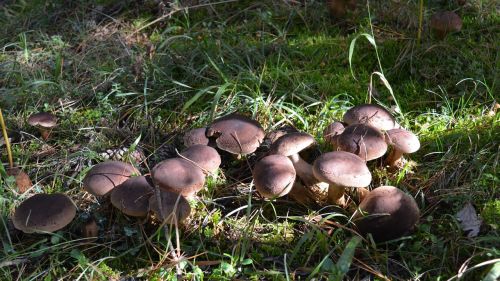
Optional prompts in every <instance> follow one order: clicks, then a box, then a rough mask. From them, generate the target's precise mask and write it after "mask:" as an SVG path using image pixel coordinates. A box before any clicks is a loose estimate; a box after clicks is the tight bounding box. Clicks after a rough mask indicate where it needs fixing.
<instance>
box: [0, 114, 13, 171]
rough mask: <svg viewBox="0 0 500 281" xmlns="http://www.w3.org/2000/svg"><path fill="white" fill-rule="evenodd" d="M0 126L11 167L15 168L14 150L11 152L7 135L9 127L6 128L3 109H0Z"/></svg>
mask: <svg viewBox="0 0 500 281" xmlns="http://www.w3.org/2000/svg"><path fill="white" fill-rule="evenodd" d="M0 125H1V126H2V134H3V139H4V140H5V146H6V147H7V156H8V157H9V166H10V167H11V168H14V161H13V160H12V150H10V141H9V136H8V135H7V127H6V126H5V121H4V120H3V114H2V109H1V108H0Z"/></svg>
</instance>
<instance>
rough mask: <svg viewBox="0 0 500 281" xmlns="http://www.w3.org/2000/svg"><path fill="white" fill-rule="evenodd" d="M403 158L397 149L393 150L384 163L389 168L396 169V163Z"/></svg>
mask: <svg viewBox="0 0 500 281" xmlns="http://www.w3.org/2000/svg"><path fill="white" fill-rule="evenodd" d="M402 157H403V152H402V151H401V150H399V149H396V148H393V149H392V151H391V153H389V155H388V156H387V159H385V163H386V164H387V165H389V167H396V166H397V164H398V162H399V161H400V160H401V158H402Z"/></svg>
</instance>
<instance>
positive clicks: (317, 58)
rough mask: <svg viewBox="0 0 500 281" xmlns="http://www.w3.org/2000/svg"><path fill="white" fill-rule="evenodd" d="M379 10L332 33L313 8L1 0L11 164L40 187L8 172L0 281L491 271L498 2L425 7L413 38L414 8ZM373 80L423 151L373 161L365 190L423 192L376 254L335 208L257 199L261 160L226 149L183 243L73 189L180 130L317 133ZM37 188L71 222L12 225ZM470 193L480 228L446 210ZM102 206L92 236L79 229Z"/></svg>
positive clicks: (499, 134) (494, 258)
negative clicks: (403, 162) (25, 230)
mask: <svg viewBox="0 0 500 281" xmlns="http://www.w3.org/2000/svg"><path fill="white" fill-rule="evenodd" d="M187 2H191V1H187ZM192 2H193V3H187V4H186V5H188V7H189V5H191V6H192V5H195V3H194V2H196V1H192ZM377 2H380V1H377ZM381 2H383V3H375V2H370V14H371V17H370V18H369V17H368V10H367V7H366V5H363V3H360V4H359V5H358V9H357V11H356V14H355V15H354V16H353V17H352V18H350V19H348V20H347V21H346V22H344V23H341V24H339V23H336V22H333V21H331V19H330V18H329V16H328V14H327V12H326V10H325V6H324V4H323V3H322V2H321V1H305V4H304V5H288V4H286V1H233V2H230V1H228V2H225V3H224V2H222V3H216V4H213V5H211V6H209V5H201V6H196V7H195V8H191V9H175V8H174V10H169V8H168V7H167V8H166V10H165V11H163V10H162V8H161V7H159V6H157V5H156V4H155V1H149V0H145V1H103V0H95V1H88V2H85V3H78V2H74V3H73V2H71V3H69V4H68V3H63V1H52V2H51V3H48V4H47V3H45V1H7V3H5V4H4V6H3V9H2V11H1V12H0V14H1V16H0V25H2V27H3V28H2V29H1V30H0V46H2V48H1V49H0V50H1V51H0V106H1V107H2V111H3V112H4V118H5V120H6V123H7V126H8V129H9V134H10V135H18V137H17V138H16V139H15V141H14V144H13V147H12V149H13V153H14V160H15V162H16V163H17V165H20V166H21V167H22V168H23V170H24V171H26V172H27V173H28V174H29V175H30V177H31V179H32V181H33V182H34V183H35V184H34V186H33V188H32V189H31V190H30V191H28V192H27V193H25V194H19V193H17V192H16V187H15V183H14V182H13V178H11V177H2V179H1V182H2V189H0V199H1V202H0V204H1V206H2V208H1V217H2V220H1V227H0V231H1V232H0V233H1V239H2V244H3V250H2V251H1V252H0V276H1V277H0V279H2V280H14V279H27V280H30V279H36V280H40V279H43V280H52V279H97V280H101V279H102V280H107V279H116V280H118V279H120V278H125V277H127V278H130V279H131V280H132V279H147V280H165V279H167V280H168V279H173V278H176V277H179V276H183V277H184V278H186V279H193V280H202V279H211V280H226V279H227V280H229V279H234V278H240V279H251V280H259V279H266V280H267V279H272V280H302V279H308V278H309V279H311V278H318V279H328V278H330V279H331V280H340V279H346V280H356V279H361V278H364V277H365V276H367V275H372V276H374V278H375V279H377V280H384V279H393V280H436V279H439V280H447V279H450V278H451V279H458V278H460V277H461V278H462V279H464V280H480V279H482V278H486V276H487V275H488V273H490V274H493V273H491V272H494V270H493V269H494V263H495V262H496V263H497V266H498V258H499V257H500V252H499V245H500V239H499V238H498V237H499V235H498V234H499V233H498V231H499V230H498V222H497V219H495V218H498V216H499V215H500V209H499V207H498V206H499V203H498V198H499V193H498V190H497V188H498V184H499V177H498V168H497V164H498V161H499V157H500V154H499V148H500V147H499V145H500V144H499V140H500V126H499V124H500V122H499V116H500V115H499V113H498V110H499V109H498V108H497V107H495V106H497V105H498V100H499V97H500V96H499V94H498V93H499V90H498V83H499V81H498V78H499V77H498V73H497V72H498V71H497V69H498V68H499V66H500V56H499V54H500V52H499V51H500V49H499V47H498V42H499V41H500V29H499V28H498V26H500V18H499V14H498V10H497V9H496V7H495V1H468V4H466V5H465V6H463V7H460V8H459V7H458V6H456V5H455V4H454V2H453V1H450V3H449V4H444V3H441V2H439V3H434V2H433V3H425V6H424V29H423V32H422V38H421V42H420V45H418V44H417V40H416V37H417V31H418V4H419V3H418V1H406V2H405V1H403V2H401V3H397V2H392V1H391V2H389V1H381ZM441 9H458V13H459V14H460V15H461V16H462V18H463V21H464V28H463V30H462V31H461V32H459V33H456V34H452V35H451V36H448V37H447V38H446V39H445V40H444V41H438V40H436V39H435V38H434V37H433V35H432V34H431V32H430V31H429V30H428V26H427V21H428V19H429V17H430V15H431V14H432V13H433V12H434V11H437V10H441ZM170 11H174V12H173V13H172V14H171V16H168V17H167V16H165V17H164V19H163V20H159V21H156V22H154V23H153V21H155V19H157V18H159V17H161V15H166V14H167V13H169V12H170ZM370 19H371V20H370ZM150 23H152V24H150ZM371 26H373V31H372V28H371ZM363 33H365V34H369V35H370V36H373V38H374V40H375V43H376V46H377V52H378V54H377V53H376V52H375V49H374V46H373V45H372V44H370V42H368V41H367V40H365V39H366V38H364V37H360V39H358V40H357V41H356V45H355V47H354V48H353V52H352V60H350V59H349V47H350V45H351V42H352V41H353V40H354V39H355V38H357V37H358V36H359V35H360V34H363ZM379 60H380V65H379ZM381 68H382V69H381ZM382 70H383V72H382ZM351 71H352V73H353V74H354V77H355V78H354V77H353V75H352V73H351ZM375 71H380V72H382V73H383V74H384V78H385V79H386V80H387V82H388V83H389V85H390V86H391V89H392V90H393V92H394V97H393V96H391V94H390V93H389V91H388V89H387V87H386V85H384V84H383V83H382V82H381V80H380V79H378V77H376V76H375V77H373V84H372V87H371V88H372V89H373V90H372V97H373V99H374V100H373V101H374V102H377V103H381V104H384V105H386V106H388V107H389V108H391V107H392V108H393V109H394V108H395V107H394V106H395V105H396V102H397V104H399V110H400V112H401V114H400V115H397V116H398V121H399V122H400V123H401V124H403V125H404V126H405V127H406V128H409V129H411V130H412V131H413V132H415V133H416V134H418V135H419V138H420V139H421V142H422V148H421V150H420V151H419V152H417V153H416V154H415V155H414V156H411V160H412V161H411V162H410V165H408V166H406V167H405V169H403V170H401V171H399V172H397V173H392V172H388V171H386V170H385V169H380V168H379V167H371V168H372V171H373V173H374V181H373V183H372V185H371V187H372V188H373V187H377V186H379V185H382V184H384V185H385V184H392V185H396V186H398V187H399V188H401V189H403V190H405V191H407V192H409V193H410V194H411V195H412V196H414V197H415V199H416V200H417V202H418V204H419V207H420V208H421V211H422V216H421V219H420V224H419V225H418V228H417V229H416V231H415V232H414V233H413V234H412V235H410V236H408V237H404V238H402V239H400V240H396V241H392V242H390V243H387V244H378V245H375V244H374V243H371V242H370V241H368V240H358V238H357V236H356V235H355V234H353V232H352V230H351V226H352V225H351V222H350V220H349V213H348V212H347V211H344V210H342V209H339V208H336V207H333V206H329V207H325V208H321V209H319V208H318V209H313V208H310V209H308V208H304V207H302V206H299V205H297V204H295V203H293V202H290V201H288V200H287V199H278V200H276V201H273V202H268V201H262V200H260V199H258V198H257V197H256V196H255V194H254V190H255V188H254V187H253V185H252V183H251V174H250V173H249V171H248V165H249V164H252V163H254V162H255V161H256V158H257V157H258V156H259V155H257V156H249V157H248V158H247V159H244V160H243V161H235V160H232V159H224V165H223V169H222V170H221V171H220V172H219V174H218V175H217V176H216V177H214V178H213V179H211V180H210V181H209V183H208V187H207V189H206V190H204V191H203V192H201V194H200V200H199V201H197V202H192V207H193V210H194V212H193V215H192V216H191V217H190V219H189V221H188V222H187V223H186V224H185V226H183V227H181V228H180V229H179V234H178V235H177V232H175V230H172V232H171V233H170V235H171V236H170V238H171V237H173V239H169V238H167V237H165V233H163V231H161V228H160V227H159V225H157V224H155V223H152V222H146V223H143V222H142V221H137V220H134V219H130V218H128V217H125V216H124V215H121V214H119V213H118V212H116V211H115V210H114V209H112V208H111V207H110V206H109V204H108V203H105V202H99V201H97V200H96V199H95V198H92V197H91V196H89V195H88V194H86V193H85V192H83V191H82V190H81V180H82V178H83V176H84V175H85V173H86V171H87V170H88V169H89V168H90V167H91V166H92V165H93V164H95V163H98V162H100V161H103V158H102V156H101V153H102V152H104V151H106V150H107V149H114V148H119V147H131V146H134V142H135V141H136V140H140V141H139V143H138V144H137V149H141V150H143V151H144V152H145V154H146V156H147V157H148V161H147V166H146V165H143V166H141V169H142V171H143V172H147V171H148V169H149V168H152V167H153V166H154V164H155V163H157V162H159V161H161V160H163V159H165V158H166V157H171V156H173V155H175V148H177V149H179V150H180V149H182V148H181V147H182V144H181V143H182V141H181V137H180V136H181V134H182V132H184V131H186V130H188V129H189V128H195V127H200V126H205V125H206V124H208V123H209V122H210V121H211V120H213V119H214V118H216V117H219V116H223V115H225V114H227V113H230V112H233V111H238V112H242V113H245V114H248V115H250V116H253V117H254V118H256V119H257V120H259V122H260V123H261V124H262V125H263V127H264V128H265V129H266V130H268V131H270V130H272V129H275V128H279V127H281V126H283V125H294V126H296V127H297V128H298V129H300V130H305V131H307V132H309V133H311V134H313V135H314V136H315V137H316V139H317V140H318V141H319V142H320V143H321V132H322V130H323V128H324V127H325V126H326V125H327V124H328V123H329V122H330V121H332V120H334V119H340V118H341V117H342V115H343V113H344V112H345V111H346V110H347V109H348V108H349V107H350V106H352V105H355V104H359V103H363V102H366V101H367V100H368V91H367V88H368V85H369V83H370V77H371V76H372V73H373V72H375ZM39 110H45V111H51V112H55V113H57V115H58V117H59V120H60V125H59V127H58V128H57V129H56V130H55V132H54V133H53V138H52V139H51V140H49V141H48V142H44V141H42V140H41V139H40V138H39V137H38V135H37V132H36V130H35V129H34V128H30V127H28V126H27V125H26V121H25V120H26V119H27V117H28V116H29V114H31V113H34V112H36V111H39ZM323 148H325V147H323ZM2 149H4V147H2ZM4 155H5V156H4ZM2 160H3V162H6V161H7V157H6V154H5V153H4V154H2ZM374 166H375V165H374ZM40 192H64V193H66V194H68V195H69V196H70V197H71V198H72V199H73V200H74V201H75V202H76V203H77V205H78V207H79V211H78V217H77V219H75V221H74V222H73V223H71V224H70V226H69V227H67V228H65V229H64V230H63V231H60V232H58V233H56V234H53V235H27V234H22V233H19V232H18V231H16V230H14V229H13V227H12V225H11V222H10V220H9V216H10V215H11V214H12V212H13V210H14V208H15V207H16V206H17V205H18V204H19V203H20V202H21V201H22V200H23V199H25V198H27V197H29V196H30V195H32V194H35V193H40ZM467 202H471V203H472V204H473V205H474V206H475V208H476V210H477V212H478V213H479V214H480V215H481V217H482V219H483V225H482V228H481V232H480V235H479V236H478V237H475V238H468V237H467V235H466V233H464V232H463V231H462V230H461V227H460V224H459V223H458V221H457V220H456V218H455V214H456V213H457V212H458V211H459V210H460V209H461V208H463V206H465V204H466V203H467ZM91 217H93V218H94V219H95V220H96V222H97V224H98V226H99V229H100V231H99V239H97V240H89V239H84V238H82V235H81V226H82V225H83V224H84V223H85V222H86V221H87V220H88V219H89V218H91ZM176 238H178V239H179V243H177V241H176ZM172 249H178V250H180V251H179V252H177V251H173V252H172V251H171V250H172ZM462 274H463V276H462ZM484 280H488V279H484ZM489 280H493V279H489Z"/></svg>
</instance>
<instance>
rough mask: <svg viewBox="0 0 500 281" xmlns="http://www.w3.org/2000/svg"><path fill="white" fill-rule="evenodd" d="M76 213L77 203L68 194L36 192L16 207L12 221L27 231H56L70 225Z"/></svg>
mask: <svg viewBox="0 0 500 281" xmlns="http://www.w3.org/2000/svg"><path fill="white" fill-rule="evenodd" d="M75 215H76V207H75V204H74V203H73V201H71V199H70V198H69V197H68V196H66V195H64V194H62V193H53V194H35V195H33V196H31V197H30V198H28V199H26V200H24V201H23V202H22V203H21V204H20V205H19V207H17V208H16V211H15V212H14V216H13V218H12V222H13V223H14V226H15V228H17V229H19V230H21V231H23V232H25V233H33V232H54V231H57V230H59V229H62V228H63V227H65V226H66V225H68V224H69V223H70V222H71V221H72V220H73V218H74V217H75Z"/></svg>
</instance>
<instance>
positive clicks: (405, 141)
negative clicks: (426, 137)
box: [386, 129, 420, 153]
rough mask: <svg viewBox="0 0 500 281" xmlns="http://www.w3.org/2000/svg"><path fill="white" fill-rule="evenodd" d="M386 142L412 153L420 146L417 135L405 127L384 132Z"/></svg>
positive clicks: (395, 147) (402, 150)
mask: <svg viewBox="0 0 500 281" xmlns="http://www.w3.org/2000/svg"><path fill="white" fill-rule="evenodd" d="M386 141H387V144H389V145H391V146H393V147H394V149H397V150H399V151H401V152H403V153H414V152H416V151H417V150H418V149H419V148H420V141H419V140H418V137H417V136H416V135H415V134H414V133H412V132H410V131H407V130H405V129H392V130H389V131H387V132H386Z"/></svg>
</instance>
